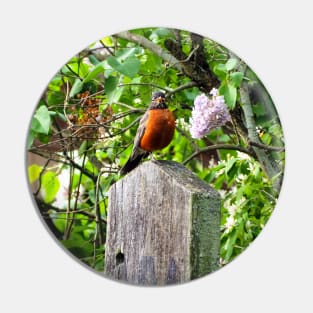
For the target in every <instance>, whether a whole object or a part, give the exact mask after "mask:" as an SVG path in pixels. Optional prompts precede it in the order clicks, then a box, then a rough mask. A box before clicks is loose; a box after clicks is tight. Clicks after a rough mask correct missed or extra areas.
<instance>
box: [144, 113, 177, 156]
mask: <svg viewBox="0 0 313 313" xmlns="http://www.w3.org/2000/svg"><path fill="white" fill-rule="evenodd" d="M174 131H175V118H174V115H173V113H172V112H171V111H170V110H169V109H153V110H150V111H149V117H148V120H147V123H146V129H145V132H144V134H143V136H142V138H141V140H140V148H142V149H143V150H145V151H149V152H151V151H154V150H160V149H163V148H165V147H166V146H167V145H168V144H169V143H170V142H171V140H172V139H173V136H174Z"/></svg>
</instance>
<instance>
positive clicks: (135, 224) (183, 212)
mask: <svg viewBox="0 0 313 313" xmlns="http://www.w3.org/2000/svg"><path fill="white" fill-rule="evenodd" d="M219 227H220V196H219V194H218V193H217V192H216V191H215V190H214V189H212V188H211V187H210V186H209V185H207V184H206V183H204V182H203V181H201V180H200V179H199V178H197V177H196V176H195V175H194V174H193V173H192V172H190V171H189V170H187V169H186V168H185V167H184V166H182V165H181V164H178V163H175V162H170V161H156V162H151V161H148V162H144V163H143V164H142V165H140V166H139V167H137V168H136V169H135V170H133V171H132V172H130V173H129V174H128V175H126V176H125V177H124V178H123V179H121V180H119V181H118V182H117V183H116V184H114V185H113V186H112V187H111V188H110V191H109V207H108V225H107V242H106V253H105V274H106V275H107V276H108V277H111V278H114V279H118V280H122V281H126V282H129V283H132V284H138V285H149V286H153V285H168V284H174V283H183V282H187V281H189V280H191V279H194V278H197V277H201V276H203V275H206V274H208V273H210V272H212V271H214V270H216V269H217V267H218V259H219V244H220V236H219Z"/></svg>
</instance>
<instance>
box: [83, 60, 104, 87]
mask: <svg viewBox="0 0 313 313" xmlns="http://www.w3.org/2000/svg"><path fill="white" fill-rule="evenodd" d="M102 72H104V64H103V62H101V63H98V64H97V65H96V66H95V67H94V68H93V69H92V70H91V71H90V72H89V73H88V75H87V76H86V77H85V78H84V81H83V82H84V83H87V82H89V81H90V80H92V79H94V78H95V77H97V76H98V75H99V74H100V73H102Z"/></svg>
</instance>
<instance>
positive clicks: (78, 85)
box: [69, 78, 84, 98]
mask: <svg viewBox="0 0 313 313" xmlns="http://www.w3.org/2000/svg"><path fill="white" fill-rule="evenodd" d="M83 86H84V83H83V82H82V81H81V80H80V79H79V78H76V79H75V82H74V84H73V86H72V88H71V91H70V94H69V96H70V98H72V97H74V96H75V95H76V94H78V93H79V92H80V91H81V90H82V89H83Z"/></svg>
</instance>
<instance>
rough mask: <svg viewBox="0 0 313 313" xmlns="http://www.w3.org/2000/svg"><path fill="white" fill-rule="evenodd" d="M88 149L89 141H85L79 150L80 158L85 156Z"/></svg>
mask: <svg viewBox="0 0 313 313" xmlns="http://www.w3.org/2000/svg"><path fill="white" fill-rule="evenodd" d="M87 149H88V141H87V140H84V141H83V143H82V144H81V145H80V147H79V149H78V155H79V156H81V155H83V154H84V153H85V152H86V151H87Z"/></svg>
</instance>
